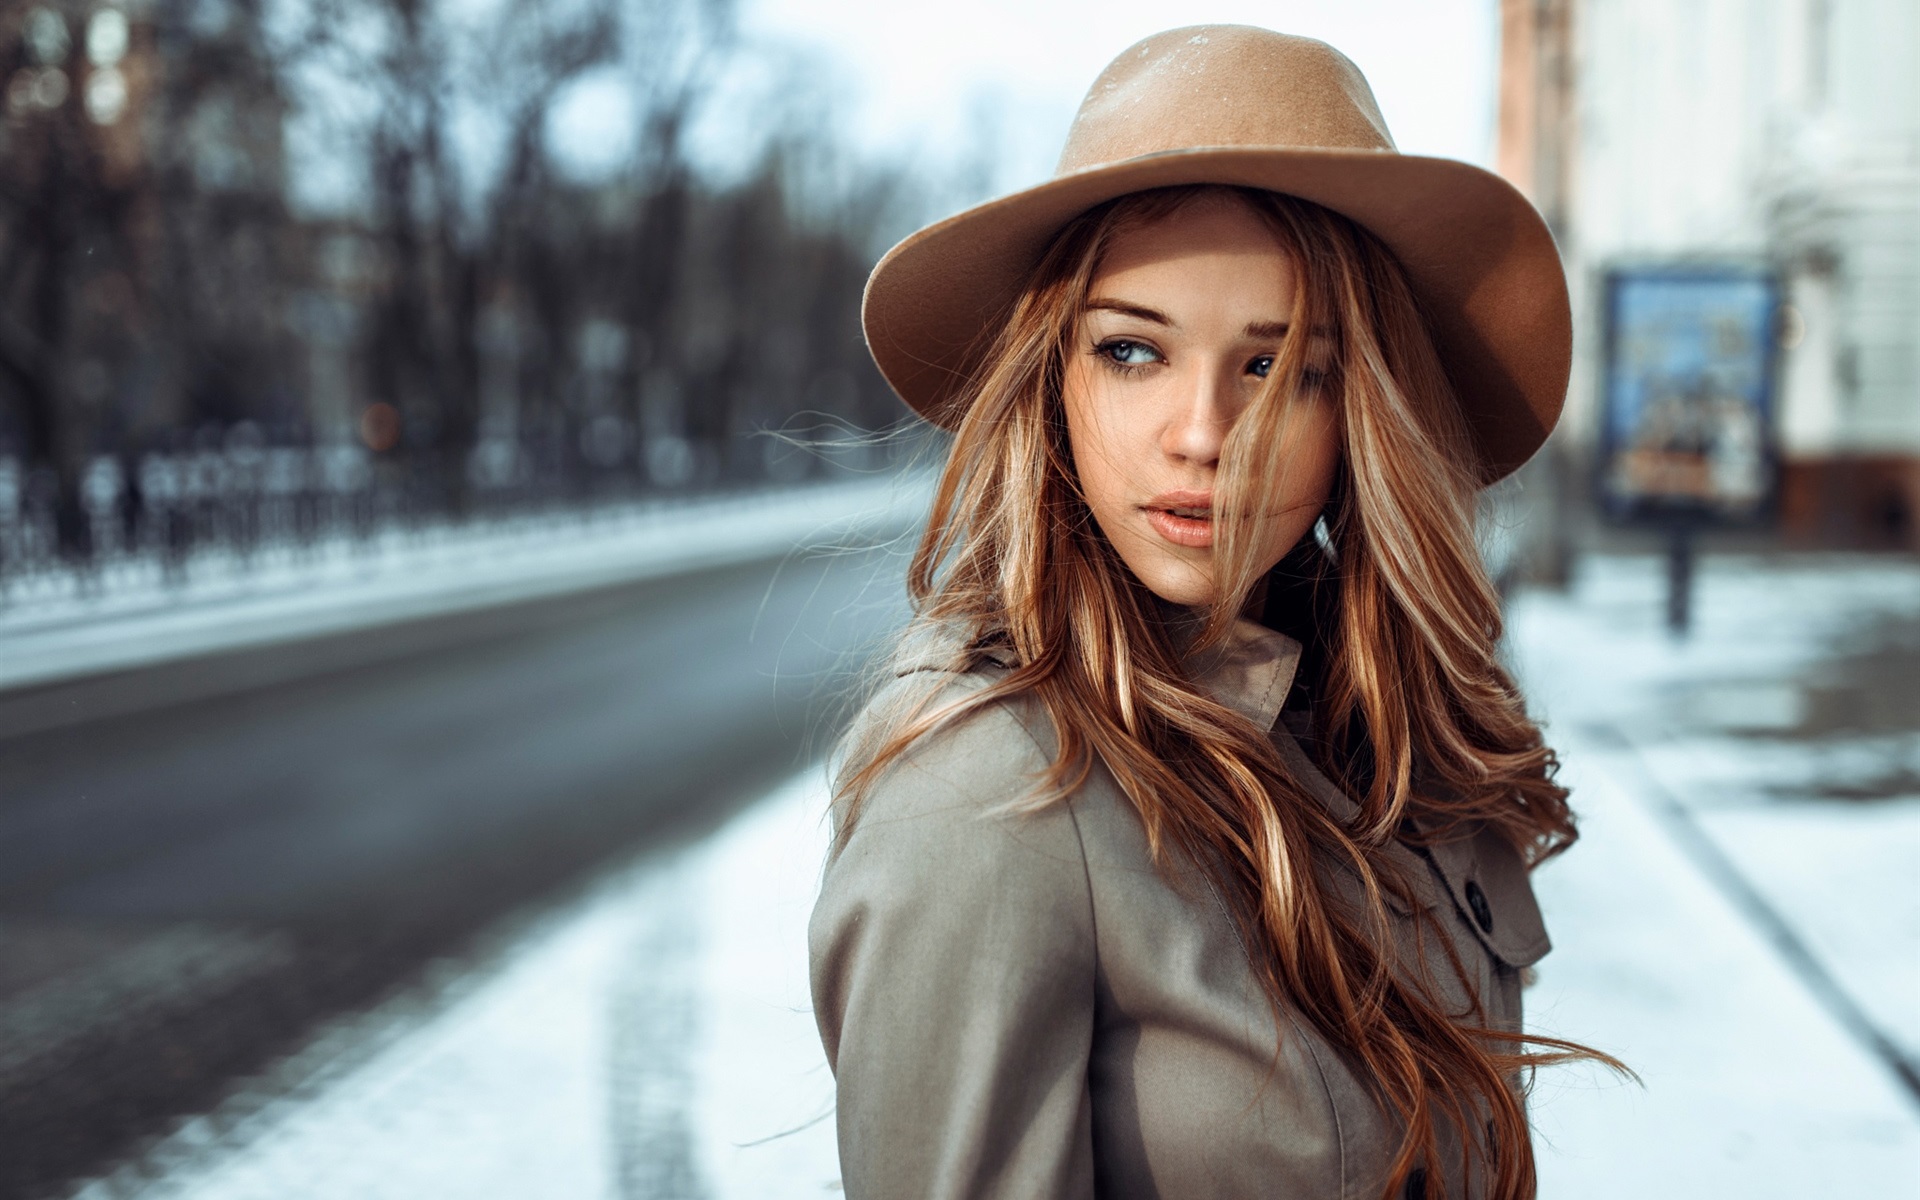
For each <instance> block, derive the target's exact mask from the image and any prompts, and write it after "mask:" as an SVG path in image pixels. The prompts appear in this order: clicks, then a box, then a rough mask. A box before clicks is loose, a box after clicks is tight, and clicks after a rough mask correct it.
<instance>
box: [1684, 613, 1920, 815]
mask: <svg viewBox="0 0 1920 1200" xmlns="http://www.w3.org/2000/svg"><path fill="white" fill-rule="evenodd" d="M1672 700H1673V704H1672V708H1671V712H1672V713H1673V715H1674V717H1675V718H1676V721H1677V723H1678V724H1680V725H1682V726H1684V727H1687V728H1691V729H1693V730H1696V731H1699V732H1712V733H1717V734H1722V735H1726V736H1731V737H1737V738H1741V739H1760V740H1779V741H1789V742H1797V743H1823V742H1825V743H1840V742H1862V741H1869V740H1871V741H1886V740H1887V739H1892V740H1893V741H1894V742H1895V743H1898V742H1900V741H1902V740H1904V739H1902V738H1901V735H1920V621H1916V620H1913V619H1910V618H1909V619H1905V620H1893V619H1887V618H1882V619H1880V620H1878V621H1875V622H1872V623H1869V624H1868V625H1865V626H1863V627H1861V628H1860V629H1859V630H1857V631H1856V632H1855V633H1854V634H1853V635H1851V636H1849V637H1848V638H1846V639H1845V640H1844V641H1843V642H1841V643H1840V644H1838V645H1837V646H1836V647H1835V650H1834V653H1833V654H1832V655H1831V656H1830V657H1828V658H1826V659H1825V660H1823V661H1822V662H1821V663H1820V664H1819V665H1818V666H1816V667H1815V668H1814V669H1813V670H1812V671H1810V672H1809V673H1808V675H1807V677H1806V678H1803V679H1781V680H1741V681H1728V680H1721V681H1713V682H1703V683H1698V684H1692V685H1689V686H1685V687H1682V688H1679V689H1676V691H1675V692H1674V694H1673V696H1672ZM1863 766H1864V764H1863ZM1788 790H1790V792H1791V794H1792V795H1793V796H1795V797H1797V798H1805V797H1808V796H1814V797H1819V798H1823V799H1830V800H1842V801H1855V802H1870V801H1875V800H1890V799H1895V798H1899V797H1910V796H1916V795H1920V762H1917V761H1916V760H1915V755H1914V753H1913V752H1912V751H1911V750H1909V751H1905V752H1902V751H1901V750H1899V749H1894V750H1892V751H1891V752H1890V753H1889V754H1888V755H1886V756H1885V757H1884V759H1883V761H1882V762H1881V764H1880V765H1879V766H1878V767H1877V768H1874V769H1866V770H1862V771H1858V772H1850V773H1849V776H1848V777H1847V778H1836V779H1833V780H1832V781H1830V782H1827V783H1823V784H1820V785H1817V786H1814V787H1808V786H1805V785H1804V784H1802V785H1797V786H1795V787H1793V788H1791V789H1788ZM1783 794H1785V792H1784V791H1783Z"/></svg>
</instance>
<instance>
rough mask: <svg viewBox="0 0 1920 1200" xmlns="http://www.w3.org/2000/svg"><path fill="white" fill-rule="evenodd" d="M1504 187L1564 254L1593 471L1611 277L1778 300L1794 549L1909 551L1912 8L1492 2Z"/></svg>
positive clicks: (1915, 194) (1917, 8)
mask: <svg viewBox="0 0 1920 1200" xmlns="http://www.w3.org/2000/svg"><path fill="white" fill-rule="evenodd" d="M1503 29H1504V45H1503V61H1502V73H1503V80H1502V113H1501V168H1502V170H1503V171H1504V172H1505V173H1506V174H1507V175H1508V176H1509V177H1510V178H1512V179H1513V180H1514V181H1515V182H1516V183H1518V184H1519V185H1520V186H1521V187H1522V188H1523V189H1525V190H1526V191H1527V192H1528V193H1529V195H1531V196H1532V197H1533V198H1534V200H1535V202H1536V203H1537V204H1539V205H1540V206H1541V208H1542V210H1543V211H1544V212H1545V213H1546V214H1547V216H1548V219H1549V221H1550V223H1552V224H1553V225H1554V227H1555V232H1556V234H1557V236H1558V237H1559V238H1560V242H1561V247H1562V251H1563V254H1564V255H1565V257H1566V260H1567V266H1568V274H1569V278H1570V280H1571V281H1572V284H1573V288H1574V303H1575V310H1576V322H1577V330H1578V332H1577V334H1576V337H1577V339H1578V346H1577V350H1576V355H1577V357H1576V362H1575V368H1574V372H1575V374H1574V383H1573V390H1572V394H1571V396H1570V398H1569V411H1568V414H1567V422H1566V426H1565V433H1564V435H1563V436H1564V437H1565V439H1566V441H1567V443H1568V445H1567V449H1568V451H1569V452H1570V453H1572V454H1575V455H1578V454H1583V453H1590V450H1591V447H1592V445H1593V443H1594V440H1595V435H1596V432H1597V427H1598V420H1597V417H1598V414H1597V411H1596V403H1595V401H1596V396H1597V390H1598V387H1597V385H1598V382H1599V373H1600V363H1599V361H1598V355H1599V350H1600V335H1601V332H1602V322H1601V314H1600V312H1599V304H1600V302H1601V299H1602V297H1601V288H1600V283H1601V280H1602V278H1603V277H1604V273H1605V272H1606V270H1607V269H1608V268H1610V267H1613V266H1616V265H1626V264H1636V263H1647V262H1670V261H1675V260H1689V259H1697V260H1702V261H1732V262H1747V263H1764V264H1767V265H1770V266H1772V267H1773V268H1774V269H1775V270H1776V271H1777V272H1778V273H1779V276H1780V278H1781V280H1782V282H1783V284H1784V287H1785V296H1786V301H1787V303H1786V306H1785V308H1784V310H1783V312H1782V314H1781V317H1782V330H1781V333H1782V337H1781V344H1782V346H1783V356H1782V361H1781V362H1780V371H1779V376H1778V380H1779V389H1780V390H1779V403H1780V427H1779V428H1780V448H1781V452H1782V460H1783V461H1782V465H1783V478H1782V502H1781V517H1782V523H1783V527H1784V530H1785V532H1786V533H1787V534H1788V535H1789V536H1790V537H1796V538H1799V539H1801V540H1806V541H1817V542H1822V543H1842V544H1845V543H1852V544H1864V545H1888V546H1892V545H1900V546H1906V547H1909V548H1912V549H1916V550H1920V0H1503Z"/></svg>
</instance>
